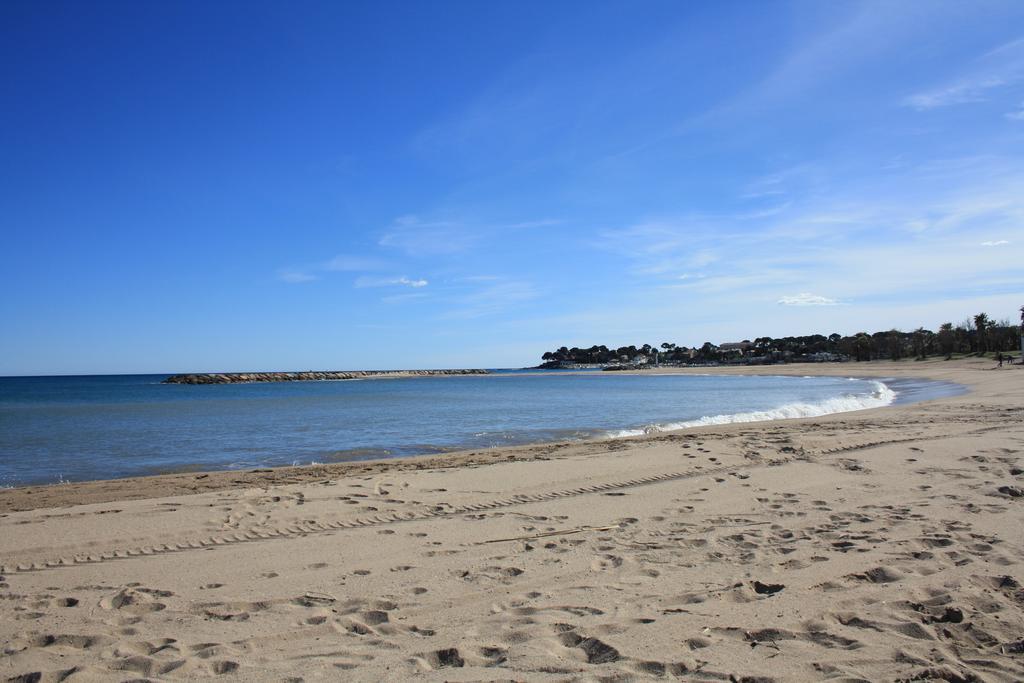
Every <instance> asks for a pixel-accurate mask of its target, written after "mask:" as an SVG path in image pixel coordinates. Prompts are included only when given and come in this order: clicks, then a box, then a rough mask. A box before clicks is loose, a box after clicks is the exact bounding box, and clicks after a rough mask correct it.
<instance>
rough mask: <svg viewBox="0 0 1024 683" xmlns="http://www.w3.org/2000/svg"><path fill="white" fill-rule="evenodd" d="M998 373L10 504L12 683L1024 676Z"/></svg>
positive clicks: (1012, 452)
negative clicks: (805, 413)
mask: <svg viewBox="0 0 1024 683" xmlns="http://www.w3.org/2000/svg"><path fill="white" fill-rule="evenodd" d="M994 365H995V364H994V363H993V362H992V361H991V360H977V359H970V360H958V361H950V362H944V361H940V360H936V361H925V362H902V363H888V362H876V363H862V364H854V363H848V364H843V365H832V364H830V365H794V366H772V367H764V368H746V367H744V368H721V369H714V370H711V371H712V372H721V373H749V374H753V373H758V374H798V375H810V374H833V375H844V376H845V375H855V376H880V377H884V376H908V377H925V378H934V379H941V380H946V381H952V382H957V383H960V384H963V385H965V386H967V387H968V388H969V389H970V391H969V393H967V394H965V395H962V396H958V397H953V398H944V399H939V400H935V401H930V402H925V403H918V404H913V405H904V406H896V407H888V408H879V409H873V410H867V411H859V412H853V413H845V414H837V415H831V416H826V417H820V418H813V419H801V420H784V421H774V422H764V423H746V424H735V425H721V426H714V427H704V428H697V429H690V430H685V431H679V432H671V433H663V434H655V435H650V436H645V437H636V438H630V439H619V440H608V441H592V442H585V443H572V444H570V443H556V444H542V445H534V446H523V447H517V448H509V449H500V450H485V451H474V452H463V453H453V454H450V455H445V456H432V457H422V458H407V459H402V460H390V461H373V462H359V463H347V464H336V465H325V466H314V467H306V468H282V469H274V470H257V471H249V472H237V471H235V472H211V473H187V474H173V475H164V476H159V477H148V478H141V479H126V480H118V481H108V482H89V483H83V484H67V485H57V486H49V487H26V488H21V489H11V490H5V491H0V574H2V577H0V598H2V600H0V643H2V648H3V650H2V653H3V654H2V656H0V680H11V681H62V680H72V681H74V680H118V681H124V680H139V679H151V680H160V679H182V678H204V677H212V676H216V677H218V678H220V679H224V680H246V681H253V680H256V681H264V680H265V681H282V680H288V681H312V680H355V681H381V680H405V679H414V678H416V679H422V680H438V681H440V680H452V681H471V680H472V681H479V680H487V681H491V680H551V681H567V680H602V681H625V680H631V679H648V678H662V679H672V678H681V679H688V680H689V679H692V680H722V681H750V682H753V681H808V680H835V681H904V680H906V681H911V680H945V681H1019V680H1022V679H1024V640H1022V639H1024V587H1022V583H1024V527H1022V521H1024V419H1022V418H1024V367H1021V366H1012V367H1010V366H1008V367H1003V368H999V369H996V368H995V367H994ZM683 372H685V371H683ZM701 372H708V370H706V369H702V370H701Z"/></svg>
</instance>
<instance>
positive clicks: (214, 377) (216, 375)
mask: <svg viewBox="0 0 1024 683" xmlns="http://www.w3.org/2000/svg"><path fill="white" fill-rule="evenodd" d="M486 374H487V371H486V370H325V371H318V370H307V371H305V372H203V373H188V374H182V375H171V376H170V377H168V378H167V379H165V380H164V381H163V384H245V383H249V382H320V381H328V380H340V379H365V378H369V377H427V376H433V375H486Z"/></svg>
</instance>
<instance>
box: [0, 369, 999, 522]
mask: <svg viewBox="0 0 1024 683" xmlns="http://www.w3.org/2000/svg"><path fill="white" fill-rule="evenodd" d="M949 363H951V362H950V361H938V360H935V361H923V362H921V361H898V362H892V361H872V362H870V363H857V364H856V367H857V369H858V370H867V372H866V373H863V374H861V373H858V374H856V375H854V374H850V373H835V372H831V371H830V370H832V369H833V368H836V366H838V365H841V366H844V367H845V366H846V365H848V364H847V363H842V364H838V363H821V364H790V365H771V366H727V367H724V366H723V367H717V368H705V367H701V368H696V367H694V368H679V367H670V368H658V369H649V370H628V371H621V372H618V373H615V374H616V376H621V375H648V376H649V375H694V376H714V375H741V376H769V377H835V378H844V379H845V378H854V379H863V380H878V379H879V378H885V377H894V376H897V377H899V376H901V375H902V377H901V378H905V379H924V380H937V381H945V382H952V383H955V384H959V385H961V386H964V387H966V389H967V392H966V393H967V394H968V395H969V394H970V393H971V392H973V391H974V389H975V387H974V386H972V385H971V383H970V382H969V381H960V379H962V378H963V375H964V372H963V371H964V370H965V369H966V368H965V367H964V366H967V367H968V368H970V369H971V370H973V371H979V370H983V369H984V368H982V367H980V366H982V365H986V364H987V363H986V361H985V360H984V359H978V360H977V361H975V362H973V363H965V362H963V361H952V363H955V364H956V365H955V367H949ZM939 364H941V365H939ZM923 366H928V367H927V368H926V370H925V372H923V373H922V372H911V373H906V372H902V371H904V370H907V369H908V368H913V369H918V368H920V367H923ZM943 366H945V367H943ZM1010 367H1012V366H1010ZM809 369H810V370H814V372H807V370H809ZM709 370H711V372H709ZM397 372H399V371H394V372H393V373H392V374H391V376H395V375H394V373H397ZM403 372H404V371H403ZM570 373H571V371H566V373H565V374H570ZM538 374H540V373H538ZM580 374H582V373H580ZM466 376H475V375H474V374H467V375H466ZM386 378H388V377H387V376H380V377H370V378H367V379H386ZM958 378H959V379H958ZM301 381H305V380H301ZM311 381H312V380H311ZM318 381H326V380H318ZM955 398H956V397H944V398H937V399H930V400H928V401H924V402H932V401H942V400H947V399H955ZM918 403H922V402H915V403H914V404H910V405H917V404H918ZM900 405H901V404H897V403H895V402H894V403H890V404H888V405H885V406H877V407H872V408H865V409H858V410H852V411H839V412H834V413H827V414H824V415H820V416H809V417H796V418H772V419H767V420H750V421H736V422H722V423H711V424H703V425H694V426H687V427H682V428H678V429H670V430H652V431H650V432H645V433H643V434H630V435H626V436H616V435H614V434H610V433H607V432H605V433H604V434H603V435H602V436H595V437H593V438H585V439H578V440H571V441H543V442H536V443H528V444H519V445H515V446H500V447H494V448H486V449H481V448H475V449H474V448H466V449H455V450H452V451H448V452H445V453H441V454H437V455H406V456H396V457H386V458H371V459H366V460H350V461H342V462H334V463H317V464H307V465H285V466H277V467H258V468H251V469H237V470H184V471H179V472H168V473H159V474H150V475H142V476H134V477H123V478H117V479H95V480H86V481H74V482H63V483H60V482H58V483H52V484H28V485H25V486H16V487H10V488H0V513H4V512H14V511H25V510H33V509H40V508H45V507H67V506H74V505H81V504H90V503H101V502H113V501H118V500H144V499H147V498H152V497H157V496H160V497H162V496H165V495H189V494H193V493H200V492H208V491H218V490H227V489H233V488H238V487H267V486H275V485H280V484H283V483H289V484H295V483H303V482H308V481H316V480H322V479H324V478H328V479H330V478H338V477H346V476H360V475H366V474H371V473H385V472H388V471H390V470H395V471H408V470H420V469H428V468H458V467H463V466H479V465H484V464H488V463H494V462H501V461H506V460H532V459H535V458H536V457H537V454H538V453H542V454H543V452H544V451H545V450H546V449H555V450H558V451H568V452H572V451H573V450H574V449H577V448H578V449H581V450H585V451H589V450H590V449H591V448H598V449H600V448H601V447H602V446H603V445H605V444H607V443H609V442H616V443H631V442H633V441H634V440H641V441H642V440H651V439H657V438H658V437H663V436H671V435H675V434H680V433H686V434H689V433H699V431H698V430H714V429H722V428H728V427H736V428H740V427H743V426H749V425H763V424H772V423H776V422H785V423H789V424H795V423H799V422H800V421H802V420H823V419H828V418H831V417H838V418H841V417H842V416H844V415H850V414H862V413H868V412H870V411H878V410H891V409H896V408H898V407H900ZM622 431H626V430H625V428H623V430H622ZM541 457H543V456H541Z"/></svg>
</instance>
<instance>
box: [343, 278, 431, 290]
mask: <svg viewBox="0 0 1024 683" xmlns="http://www.w3.org/2000/svg"><path fill="white" fill-rule="evenodd" d="M429 284H430V283H429V282H428V281H427V280H425V279H423V278H408V277H405V276H404V275H403V276H402V277H392V278H375V277H365V276H364V277H359V278H356V282H355V286H356V287H358V288H360V289H362V288H366V287H412V288H414V289H419V288H420V287H426V286H427V285H429Z"/></svg>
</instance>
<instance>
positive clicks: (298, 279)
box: [277, 270, 317, 284]
mask: <svg viewBox="0 0 1024 683" xmlns="http://www.w3.org/2000/svg"><path fill="white" fill-rule="evenodd" d="M277 279H278V280H281V281H282V282H287V283H290V284H299V283H302V282H312V281H313V280H316V279H317V277H316V275H311V274H310V273H304V272H302V271H301V270H282V271H280V272H279V273H278V274H277Z"/></svg>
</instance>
